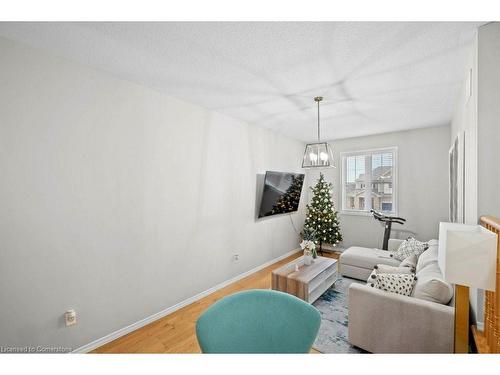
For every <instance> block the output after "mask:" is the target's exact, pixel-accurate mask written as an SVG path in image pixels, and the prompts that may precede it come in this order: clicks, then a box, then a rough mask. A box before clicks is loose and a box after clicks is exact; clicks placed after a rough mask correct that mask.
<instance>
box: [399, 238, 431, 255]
mask: <svg viewBox="0 0 500 375" xmlns="http://www.w3.org/2000/svg"><path fill="white" fill-rule="evenodd" d="M428 248H429V244H428V243H427V242H420V241H418V240H416V239H415V238H413V237H408V238H407V239H406V240H405V241H403V242H401V245H399V248H398V249H397V250H396V251H395V252H394V258H396V259H398V260H401V261H403V260H405V259H406V258H408V257H409V256H410V255H416V256H417V257H418V256H420V254H422V253H423V252H424V251H425V250H427V249H428Z"/></svg>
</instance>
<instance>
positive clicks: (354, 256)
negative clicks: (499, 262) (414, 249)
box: [339, 240, 454, 353]
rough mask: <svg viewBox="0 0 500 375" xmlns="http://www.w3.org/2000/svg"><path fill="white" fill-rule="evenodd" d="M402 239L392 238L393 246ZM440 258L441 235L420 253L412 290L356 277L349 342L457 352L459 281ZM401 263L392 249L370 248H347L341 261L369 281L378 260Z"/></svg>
mask: <svg viewBox="0 0 500 375" xmlns="http://www.w3.org/2000/svg"><path fill="white" fill-rule="evenodd" d="M400 242H401V241H399V240H391V244H390V250H391V249H393V250H394V249H396V248H397V247H398V246H399V243H400ZM351 249H352V250H351ZM437 258H438V241H437V240H431V241H429V248H428V249H427V250H426V251H425V252H424V253H423V254H422V255H420V257H419V258H418V262H417V265H416V276H417V281H416V284H415V286H414V288H413V291H412V294H411V296H404V295H400V294H395V293H389V292H385V291H382V290H380V289H376V288H373V287H371V286H369V285H365V284H355V283H353V284H352V285H351V286H350V287H349V342H350V343H351V344H353V345H355V346H357V347H359V348H362V349H364V350H367V351H369V352H372V353H453V345H454V307H453V306H454V299H453V286H452V285H451V284H448V283H446V282H445V281H444V280H443V277H442V273H441V270H440V269H439V265H438V261H437ZM399 263H400V262H399V261H397V260H396V259H394V258H390V257H389V253H388V252H387V251H384V250H378V249H369V248H354V249H353V248H350V249H347V250H346V251H345V252H344V253H343V254H342V255H341V257H340V261H339V264H340V273H341V274H342V275H344V276H347V277H352V278H356V279H360V280H364V281H366V279H367V278H368V276H369V275H370V273H371V271H372V269H373V266H375V265H376V264H388V265H393V266H398V265H399ZM448 299H449V301H448Z"/></svg>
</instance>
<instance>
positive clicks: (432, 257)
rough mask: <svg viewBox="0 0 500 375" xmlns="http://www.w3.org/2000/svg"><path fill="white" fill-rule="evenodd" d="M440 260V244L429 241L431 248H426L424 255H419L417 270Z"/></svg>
mask: <svg viewBox="0 0 500 375" xmlns="http://www.w3.org/2000/svg"><path fill="white" fill-rule="evenodd" d="M437 260H438V244H437V243H436V244H434V243H429V248H428V249H427V250H425V251H424V252H423V253H422V255H420V256H419V257H418V262H417V266H416V269H417V272H419V271H420V270H422V269H423V268H424V267H426V266H427V265H429V264H431V263H433V262H437Z"/></svg>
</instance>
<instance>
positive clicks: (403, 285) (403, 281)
mask: <svg viewBox="0 0 500 375" xmlns="http://www.w3.org/2000/svg"><path fill="white" fill-rule="evenodd" d="M414 283H415V274H413V273H411V274H401V273H378V274H376V277H375V280H374V281H372V282H371V283H370V284H368V285H369V286H371V287H374V288H377V289H380V290H383V291H385V292H390V293H396V294H402V295H404V296H409V295H410V294H411V292H412V290H413V285H414Z"/></svg>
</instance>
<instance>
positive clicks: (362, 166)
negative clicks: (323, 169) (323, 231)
mask: <svg viewBox="0 0 500 375" xmlns="http://www.w3.org/2000/svg"><path fill="white" fill-rule="evenodd" d="M341 155H342V211H344V212H349V213H361V214H366V213H369V212H370V210H371V209H374V210H377V211H382V212H384V213H387V214H395V213H396V179H397V178H396V176H397V169H396V156H397V148H396V147H391V148H384V149H377V150H368V151H357V152H344V153H342V154H341Z"/></svg>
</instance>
